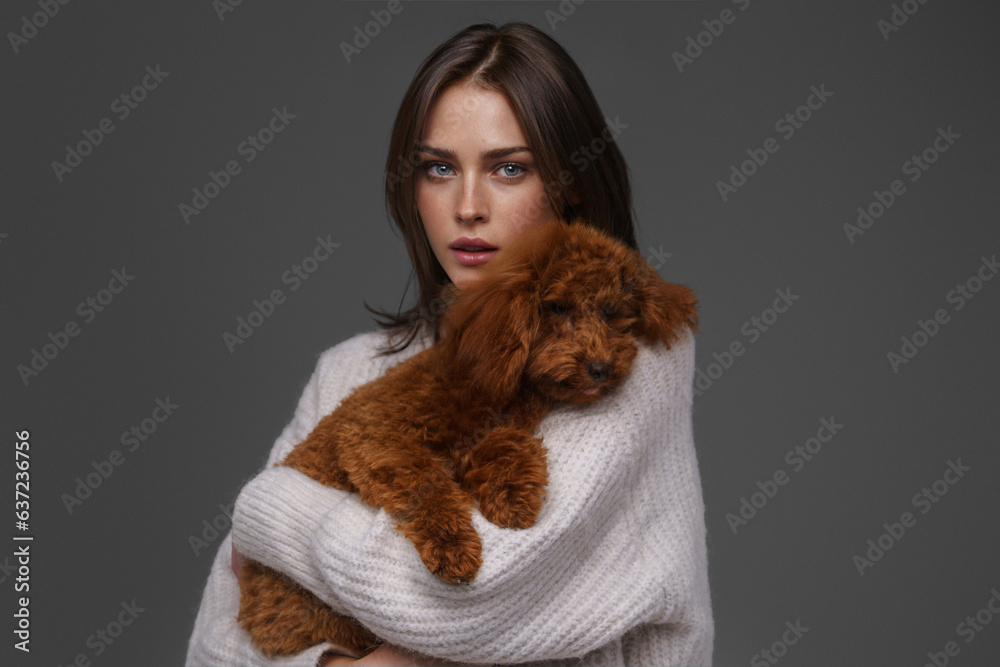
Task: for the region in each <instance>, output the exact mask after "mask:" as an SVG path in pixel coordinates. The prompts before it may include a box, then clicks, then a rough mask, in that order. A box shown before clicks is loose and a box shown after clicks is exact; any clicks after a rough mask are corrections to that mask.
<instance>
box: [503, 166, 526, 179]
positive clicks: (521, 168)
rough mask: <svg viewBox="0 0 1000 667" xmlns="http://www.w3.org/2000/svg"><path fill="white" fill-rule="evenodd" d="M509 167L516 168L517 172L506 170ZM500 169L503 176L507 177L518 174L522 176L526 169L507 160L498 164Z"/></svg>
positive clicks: (514, 176)
mask: <svg viewBox="0 0 1000 667" xmlns="http://www.w3.org/2000/svg"><path fill="white" fill-rule="evenodd" d="M511 168H513V169H516V170H517V173H513V174H512V173H510V172H509V171H507V170H508V169H511ZM500 169H501V170H502V171H503V172H504V176H507V177H508V178H518V177H519V176H522V175H523V174H524V172H525V171H527V170H526V169H525V168H524V167H522V166H521V165H519V164H515V163H513V162H508V163H507V164H502V165H500Z"/></svg>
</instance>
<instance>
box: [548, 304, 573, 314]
mask: <svg viewBox="0 0 1000 667" xmlns="http://www.w3.org/2000/svg"><path fill="white" fill-rule="evenodd" d="M549 308H550V309H551V310H552V312H553V313H554V314H556V315H565V314H566V313H568V312H569V308H567V307H566V306H563V305H562V304H558V303H553V304H551V305H550V306H549Z"/></svg>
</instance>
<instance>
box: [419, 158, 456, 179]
mask: <svg viewBox="0 0 1000 667" xmlns="http://www.w3.org/2000/svg"><path fill="white" fill-rule="evenodd" d="M423 169H424V170H425V171H426V172H427V175H428V176H431V177H434V176H437V177H442V176H447V175H448V174H446V173H444V174H443V173H441V172H440V171H438V170H439V169H445V170H450V169H451V167H449V166H448V165H446V164H443V163H441V162H427V163H425V164H424V165H423Z"/></svg>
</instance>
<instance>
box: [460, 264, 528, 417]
mask: <svg viewBox="0 0 1000 667" xmlns="http://www.w3.org/2000/svg"><path fill="white" fill-rule="evenodd" d="M533 274H534V271H533V269H532V266H531V265H530V264H529V263H524V264H522V265H520V266H517V267H513V268H507V269H506V270H505V271H504V272H503V273H502V274H501V275H500V276H497V277H494V278H491V279H489V280H485V281H483V282H482V283H481V284H479V285H476V286H474V287H468V288H466V289H464V290H463V291H462V293H461V294H460V295H459V296H458V297H457V298H456V299H455V301H454V302H453V304H452V305H451V307H450V308H449V309H448V312H447V313H445V315H444V323H445V330H446V340H445V341H444V342H445V344H447V345H450V346H451V349H450V356H451V359H452V362H453V363H454V364H455V366H454V368H453V371H454V376H455V377H458V378H465V379H466V380H467V381H468V382H469V387H470V389H472V390H475V391H478V392H479V393H481V394H482V395H483V397H484V398H486V400H488V401H489V402H490V404H492V405H498V406H503V405H506V404H507V403H509V402H510V400H512V399H513V398H514V397H515V396H516V395H517V392H518V389H519V388H520V386H521V381H522V377H523V375H524V370H525V366H527V363H528V354H529V353H530V350H531V343H532V341H533V340H534V339H535V336H536V335H537V332H538V327H539V323H540V319H541V318H540V312H539V307H540V306H539V303H540V301H539V295H538V291H537V289H536V287H535V284H534V283H535V281H534V279H533Z"/></svg>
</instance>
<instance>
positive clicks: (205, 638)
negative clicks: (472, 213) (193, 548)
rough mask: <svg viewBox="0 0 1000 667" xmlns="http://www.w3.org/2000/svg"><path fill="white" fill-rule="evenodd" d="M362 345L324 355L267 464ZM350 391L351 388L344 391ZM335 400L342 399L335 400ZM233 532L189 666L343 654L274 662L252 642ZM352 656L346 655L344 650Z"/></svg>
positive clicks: (307, 425)
mask: <svg viewBox="0 0 1000 667" xmlns="http://www.w3.org/2000/svg"><path fill="white" fill-rule="evenodd" d="M357 344H358V342H357V339H356V338H355V339H350V340H347V341H344V342H343V343H341V344H340V345H338V346H335V347H334V348H332V349H331V350H328V351H327V352H325V353H324V354H323V356H322V357H321V359H320V361H319V363H318V364H317V367H316V370H315V371H314V372H313V374H312V376H311V378H310V379H309V382H308V383H307V384H306V386H305V388H304V390H303V392H302V396H301V397H300V398H299V402H298V405H297V407H296V409H295V414H294V416H293V418H292V421H291V422H290V423H289V424H288V425H287V426H286V427H285V429H284V430H283V431H282V433H281V435H280V436H279V437H278V439H277V441H276V442H275V444H274V446H273V447H272V449H271V453H270V457H269V459H268V465H270V464H272V463H274V461H275V459H276V457H278V456H279V455H282V456H283V453H282V452H287V451H288V450H290V449H291V448H292V447H294V446H295V445H296V444H297V443H298V442H300V441H301V440H303V439H304V438H305V436H306V435H308V433H309V432H310V431H311V430H312V428H313V427H314V426H315V424H316V422H318V421H319V419H320V417H321V414H320V404H321V402H322V400H323V398H324V397H323V392H322V389H321V383H320V380H321V377H322V375H323V373H322V372H321V371H322V370H323V369H328V368H331V367H333V368H336V367H344V368H348V367H349V366H350V362H349V360H348V357H350V356H351V355H350V354H348V353H349V352H350V351H351V350H352V349H353V348H354V347H356V346H357ZM343 390H344V391H345V392H346V391H347V388H344V389H343ZM331 398H332V399H334V400H339V398H336V397H331ZM231 537H232V534H231V533H230V534H229V535H227V536H226V538H225V539H224V540H223V542H222V544H221V545H220V546H219V551H218V552H217V553H216V555H215V559H214V561H213V563H212V569H211V572H210V574H209V577H208V583H207V584H206V586H205V592H204V594H203V596H202V600H201V605H200V607H199V609H198V615H197V618H196V620H195V626H194V630H193V632H192V634H191V638H190V640H189V643H188V653H187V660H186V661H185V665H187V666H188V667H211V666H215V665H218V666H219V667H232V666H233V665H304V666H307V667H313V666H314V665H317V664H318V663H317V661H318V660H319V658H320V656H321V655H322V654H323V653H324V652H326V651H328V650H337V651H342V650H343V649H341V648H340V647H337V646H334V645H333V644H321V645H317V646H313V647H310V648H309V649H308V650H306V651H303V652H302V653H300V654H298V655H295V656H288V657H286V658H278V659H269V658H268V657H267V656H265V655H264V654H263V653H261V652H260V651H259V650H258V649H257V648H256V646H254V645H253V644H252V643H251V641H250V635H249V633H247V632H246V631H245V630H243V628H241V627H239V625H238V624H237V622H236V614H237V612H238V611H239V599H240V589H239V584H238V583H237V580H236V576H235V574H234V572H233V570H232V564H231V558H232V554H233V548H232V541H231ZM344 652H345V653H347V651H344Z"/></svg>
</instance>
